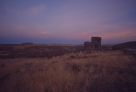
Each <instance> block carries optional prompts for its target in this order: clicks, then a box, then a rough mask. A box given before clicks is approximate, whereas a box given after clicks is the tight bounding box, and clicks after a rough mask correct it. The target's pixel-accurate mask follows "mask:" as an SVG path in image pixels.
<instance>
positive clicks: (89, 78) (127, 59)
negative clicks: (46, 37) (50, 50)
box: [0, 51, 136, 92]
mask: <svg viewBox="0 0 136 92" xmlns="http://www.w3.org/2000/svg"><path fill="white" fill-rule="evenodd" d="M0 92H136V60H135V58H134V57H133V56H131V55H125V54H123V53H122V52H120V51H107V52H106V51H105V52H93V53H83V52H79V53H70V54H65V55H63V56H57V57H52V58H50V59H48V58H46V57H45V58H44V57H43V58H41V57H40V58H13V59H10V58H9V59H0Z"/></svg>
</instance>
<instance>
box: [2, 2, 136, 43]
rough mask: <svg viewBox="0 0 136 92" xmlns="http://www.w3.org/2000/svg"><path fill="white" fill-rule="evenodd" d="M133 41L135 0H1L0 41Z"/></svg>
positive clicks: (134, 35) (135, 32)
mask: <svg viewBox="0 0 136 92" xmlns="http://www.w3.org/2000/svg"><path fill="white" fill-rule="evenodd" d="M91 36H101V37H102V39H103V41H102V43H104V44H112V43H120V42H126V41H134V40H136V0H0V43H22V42H35V43H45V44H51V43H64V44H82V43H83V42H84V41H89V40H90V37H91Z"/></svg>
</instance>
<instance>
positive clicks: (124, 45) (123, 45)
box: [112, 41, 136, 50]
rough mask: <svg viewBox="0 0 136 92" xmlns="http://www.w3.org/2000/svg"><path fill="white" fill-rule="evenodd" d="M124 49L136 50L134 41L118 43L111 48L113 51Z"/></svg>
mask: <svg viewBox="0 0 136 92" xmlns="http://www.w3.org/2000/svg"><path fill="white" fill-rule="evenodd" d="M124 48H127V49H128V48H130V49H136V41H129V42H125V43H120V44H116V45H114V46H113V47H112V49H113V50H118V49H124Z"/></svg>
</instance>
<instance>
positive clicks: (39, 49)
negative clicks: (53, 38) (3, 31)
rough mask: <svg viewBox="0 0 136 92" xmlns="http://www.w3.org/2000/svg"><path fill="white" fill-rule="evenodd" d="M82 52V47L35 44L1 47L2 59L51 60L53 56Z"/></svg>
mask: <svg viewBox="0 0 136 92" xmlns="http://www.w3.org/2000/svg"><path fill="white" fill-rule="evenodd" d="M82 50H83V47H82V46H54V45H51V46H48V45H35V44H31V45H30V44H21V45H0V58H36V57H47V58H51V57H53V56H60V55H63V54H66V53H71V52H79V51H82Z"/></svg>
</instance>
